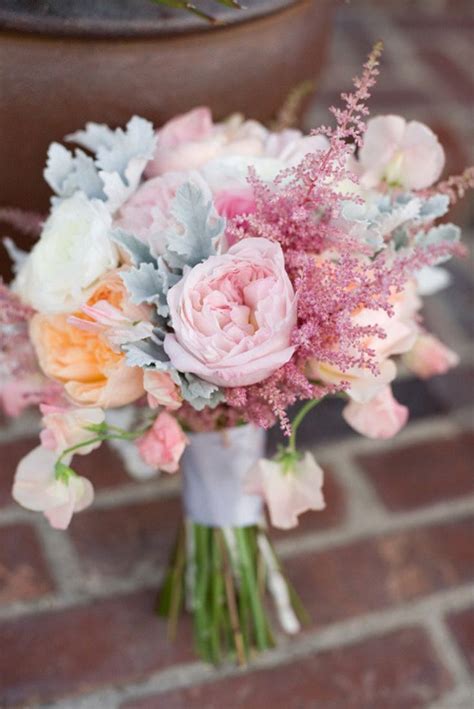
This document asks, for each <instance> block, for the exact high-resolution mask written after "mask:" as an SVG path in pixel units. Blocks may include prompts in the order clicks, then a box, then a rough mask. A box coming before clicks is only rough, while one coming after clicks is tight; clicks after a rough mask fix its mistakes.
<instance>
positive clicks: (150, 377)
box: [143, 369, 182, 411]
mask: <svg viewBox="0 0 474 709" xmlns="http://www.w3.org/2000/svg"><path fill="white" fill-rule="evenodd" d="M143 386H144V388H145V391H146V393H147V394H148V406H150V408H152V409H156V408H158V406H164V407H165V408H167V409H168V410H170V411H175V410H176V409H179V407H180V406H181V404H182V399H181V395H180V393H179V390H178V387H177V386H176V384H175V383H174V381H173V380H172V379H171V377H170V375H169V374H167V373H166V372H158V371H154V370H151V369H147V370H145V373H144V375H143Z"/></svg>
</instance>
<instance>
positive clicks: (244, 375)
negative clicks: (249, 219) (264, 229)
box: [164, 238, 296, 387]
mask: <svg viewBox="0 0 474 709" xmlns="http://www.w3.org/2000/svg"><path fill="white" fill-rule="evenodd" d="M168 305H169V307H170V313H171V319H172V324H173V329H174V333H173V334H167V335H166V338H165V342H164V348H165V352H166V354H167V355H168V357H169V358H170V360H171V362H172V364H173V366H174V367H175V368H176V369H177V370H178V371H181V372H191V373H193V374H197V375H198V376H199V377H201V378H202V379H204V380H206V381H208V382H211V383H213V384H217V385H219V386H225V387H236V386H246V385H249V384H255V383H257V382H260V381H262V380H263V379H266V378H267V377H268V376H270V374H272V373H273V372H274V371H275V370H277V369H278V368H279V367H281V366H282V365H283V364H285V363H286V362H288V360H289V359H290V358H291V356H292V354H293V352H294V347H293V346H292V345H291V333H292V331H293V328H294V327H295V325H296V296H295V293H294V291H293V286H292V285H291V282H290V279H289V278H288V275H287V273H286V271H285V261H284V257H283V252H282V250H281V247H280V245H279V244H277V243H276V242H274V241H269V240H268V239H264V238H249V239H243V240H242V241H240V242H238V243H237V244H234V246H231V248H230V249H229V250H228V252H227V253H226V254H221V255H218V256H211V257H210V258H208V259H207V261H205V262H204V263H200V264H198V265H197V266H195V267H194V268H192V269H190V270H189V271H188V272H187V273H186V274H185V275H184V277H183V278H182V279H181V280H180V281H179V283H177V284H176V285H175V286H173V288H171V289H170V290H169V292H168Z"/></svg>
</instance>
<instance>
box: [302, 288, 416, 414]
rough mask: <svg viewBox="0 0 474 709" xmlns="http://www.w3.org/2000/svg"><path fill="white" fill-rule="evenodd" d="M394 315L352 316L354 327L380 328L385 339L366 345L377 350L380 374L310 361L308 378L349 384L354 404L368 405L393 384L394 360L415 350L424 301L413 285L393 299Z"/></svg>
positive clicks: (373, 339) (365, 313)
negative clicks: (342, 368) (422, 301)
mask: <svg viewBox="0 0 474 709" xmlns="http://www.w3.org/2000/svg"><path fill="white" fill-rule="evenodd" d="M391 300H392V305H393V309H394V310H393V314H392V315H389V314H388V313H386V312H385V311H384V310H369V309H367V308H365V309H363V310H361V311H360V312H358V313H356V314H355V315H354V317H353V322H354V324H355V325H360V326H377V327H379V328H380V329H381V331H382V332H383V333H384V335H385V337H378V336H375V335H374V336H372V337H370V338H367V342H366V344H367V345H368V346H369V347H370V348H371V349H372V350H373V351H374V362H375V364H376V365H377V366H378V370H379V371H378V372H376V373H374V372H373V371H372V370H371V369H369V368H361V367H352V368H351V369H349V370H348V371H344V372H341V371H340V370H338V369H337V368H335V367H333V366H332V365H330V364H328V363H326V362H317V361H315V360H310V361H309V363H308V365H307V371H308V374H309V376H311V378H313V379H319V380H321V381H323V382H325V383H328V384H336V385H337V384H339V383H340V382H341V381H345V382H348V383H349V386H348V388H347V389H346V393H347V394H348V396H349V397H350V398H351V399H353V400H354V401H355V402H358V403H360V404H363V403H367V402H368V401H370V400H371V399H372V398H373V397H374V396H377V394H379V393H380V392H381V391H383V390H384V389H385V387H386V385H387V384H389V383H390V382H391V381H393V380H394V379H395V377H396V374H397V368H396V365H395V363H394V362H393V360H392V359H391V357H393V356H394V355H400V354H403V353H405V352H408V351H409V350H411V348H412V347H413V345H414V343H415V340H416V338H417V336H418V333H419V327H418V323H417V319H416V315H417V312H418V310H419V309H420V307H421V301H420V299H419V298H418V296H417V294H416V288H415V285H414V284H413V283H411V282H410V283H407V284H406V287H405V289H404V290H403V291H402V292H401V293H396V294H394V295H393V296H392V298H391Z"/></svg>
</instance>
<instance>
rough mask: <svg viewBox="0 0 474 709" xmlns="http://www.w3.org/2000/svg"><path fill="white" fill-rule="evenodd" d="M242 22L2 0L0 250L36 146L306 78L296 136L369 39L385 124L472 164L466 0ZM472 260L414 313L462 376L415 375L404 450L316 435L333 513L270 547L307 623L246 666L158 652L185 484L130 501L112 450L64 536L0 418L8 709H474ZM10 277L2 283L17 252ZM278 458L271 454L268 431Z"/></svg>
mask: <svg viewBox="0 0 474 709" xmlns="http://www.w3.org/2000/svg"><path fill="white" fill-rule="evenodd" d="M247 5H248V10H247V11H242V12H244V13H245V12H246V13H247V14H240V11H239V12H238V11H236V10H232V9H225V8H224V9H223V8H220V6H217V5H216V3H214V2H212V0H209V2H207V3H203V5H202V6H203V7H206V8H207V9H209V10H210V11H213V12H214V14H216V15H218V16H220V17H222V18H224V19H225V20H226V22H227V24H226V25H225V26H223V27H210V26H208V25H207V24H205V23H203V21H202V20H199V19H197V18H194V17H192V16H190V15H188V14H186V13H183V12H177V11H173V10H170V9H169V8H166V9H163V8H158V7H157V6H155V5H153V4H152V3H151V2H149V1H148V0H127V1H126V2H125V1H124V2H117V1H116V0H110V1H108V2H107V1H106V0H102V2H101V3H97V2H90V1H88V2H86V1H84V2H80V3H77V2H57V1H56V2H55V0H49V1H48V2H46V1H41V0H39V1H37V2H31V1H30V2H29V1H28V0H15V2H13V0H11V1H9V0H3V1H2V2H1V3H0V94H1V97H2V101H1V105H0V132H1V136H2V140H1V142H0V187H1V190H0V204H1V205H2V207H3V208H7V209H8V212H5V209H3V211H2V212H0V214H3V217H4V218H6V217H8V219H6V221H5V222H3V223H2V224H0V227H1V233H2V235H10V236H15V237H16V238H17V239H18V242H19V243H20V245H22V246H23V247H25V246H29V245H30V244H31V243H32V237H31V236H28V235H27V234H25V233H22V232H24V231H25V229H24V227H25V223H24V222H22V221H21V220H22V219H24V214H22V213H19V212H17V211H16V210H17V209H18V208H21V209H22V210H32V211H33V212H35V213H36V214H39V215H42V214H44V213H45V212H46V211H47V208H48V200H49V193H48V190H47V187H46V186H45V185H44V183H43V182H42V175H41V173H42V166H43V164H44V159H45V151H46V148H47V145H48V144H49V142H51V140H60V139H61V138H62V136H64V135H66V134H67V133H68V132H70V131H72V130H74V129H77V128H78V127H80V126H82V125H83V124H84V123H85V122H86V120H96V121H99V122H108V123H110V124H120V123H124V122H126V120H127V119H128V117H129V115H130V114H131V113H139V114H142V115H144V116H145V117H147V118H150V119H152V120H154V122H155V123H156V124H157V125H158V124H160V123H161V122H163V121H164V120H166V119H167V118H169V117H170V116H171V115H173V114H175V113H176V112H177V111H183V110H187V109H189V108H192V107H193V106H195V105H197V104H209V105H211V107H212V108H213V109H214V111H215V115H216V117H218V118H222V117H224V116H225V115H228V113H230V112H232V111H242V112H245V113H246V114H247V115H248V116H249V117H255V118H259V119H262V120H271V119H272V118H274V117H275V114H276V113H277V111H278V108H279V107H280V106H281V105H282V103H283V101H284V98H285V96H286V95H287V94H288V92H289V91H290V90H291V89H292V88H293V87H294V86H295V85H297V84H298V83H299V82H300V81H302V80H305V79H314V80H315V83H316V91H315V94H314V96H313V97H312V98H311V100H310V101H308V102H307V104H306V105H305V110H304V115H303V117H302V125H303V127H304V128H305V129H310V128H311V127H313V126H317V125H320V124H321V123H327V122H328V121H329V120H330V116H329V114H328V110H327V109H328V106H329V105H331V104H335V103H336V104H337V101H338V96H339V94H340V92H341V91H343V90H347V89H348V88H349V87H350V80H351V78H352V77H353V76H354V75H355V74H356V73H358V71H359V69H360V67H361V65H362V63H363V62H364V61H365V57H366V55H367V53H368V52H369V51H370V48H371V46H372V45H373V43H374V42H375V41H376V40H378V39H382V40H383V42H384V45H385V51H384V55H383V60H382V72H381V76H380V79H379V83H378V85H377V87H376V88H375V91H374V95H373V98H372V99H371V102H370V106H371V112H372V115H374V114H377V113H397V114H401V115H403V116H405V117H406V118H409V119H410V118H416V119H417V120H421V121H423V122H426V123H427V124H428V125H429V126H430V127H431V128H432V129H433V130H434V131H435V132H436V133H437V134H438V136H439V138H440V140H441V142H442V143H443V145H444V147H445V149H446V154H447V165H446V175H448V174H457V173H460V172H462V170H463V168H464V167H465V166H467V165H469V164H472V163H473V162H474V120H473V118H474V77H473V71H472V67H473V66H474V49H473V47H474V5H473V3H472V1H471V0H449V1H448V0H405V1H403V0H398V1H396V0H384V2H377V1H376V0H372V1H370V0H358V1H356V0H354V1H353V2H342V1H341V2H338V1H332V2H331V1H329V0H328V1H325V0H314V2H311V1H306V0H302V1H301V0H300V1H290V0H273V1H271V0H259V1H257V0H256V1H255V2H252V0H248V2H247ZM34 218H35V217H34V215H33V219H34ZM450 221H454V222H456V223H459V224H460V225H461V226H462V227H463V230H464V242H465V244H466V246H467V248H468V251H469V252H470V254H471V256H472V248H473V244H474V202H473V198H472V195H468V196H467V197H466V198H465V199H464V200H463V201H462V202H460V203H459V204H458V205H456V206H455V208H454V209H453V212H452V213H451V215H450ZM26 226H28V221H27V224H26ZM19 227H23V228H22V229H19ZM471 256H470V257H467V258H466V259H464V260H458V261H456V262H455V263H454V262H452V263H450V264H449V266H448V268H449V270H450V272H451V274H452V276H453V278H452V282H451V285H450V286H449V287H448V288H447V289H446V290H445V291H443V292H442V293H440V294H437V295H435V296H431V297H429V298H427V300H426V308H425V320H426V324H427V326H428V328H429V329H430V330H432V331H433V332H435V333H436V334H437V336H438V337H439V338H440V339H441V340H443V341H444V342H445V343H446V344H448V345H449V346H450V347H451V348H452V349H454V350H456V351H457V352H458V353H459V355H460V357H461V364H460V366H459V367H458V368H457V369H455V370H452V371H451V372H450V373H448V374H447V375H446V376H444V377H436V378H433V379H431V380H428V381H422V380H417V379H414V378H412V377H411V376H409V375H408V373H404V372H402V376H401V378H400V381H399V382H398V383H397V384H396V386H395V395H396V398H397V399H398V400H399V401H400V402H401V403H403V404H405V405H407V406H409V408H410V411H411V418H410V423H409V425H408V427H407V428H406V429H405V430H404V431H403V432H402V433H401V434H400V435H399V436H398V437H397V438H396V439H395V440H392V441H389V442H373V441H368V440H364V439H362V438H360V437H358V436H357V435H356V434H354V433H351V431H350V430H349V428H348V427H347V426H346V425H345V423H344V421H343V420H342V418H341V416H340V408H341V407H340V402H338V401H326V402H324V403H323V404H322V405H321V406H320V407H318V409H316V410H315V412H314V415H313V416H312V417H308V418H307V419H306V420H305V423H304V426H303V427H302V443H304V444H305V445H306V446H307V447H309V448H311V449H314V453H315V455H316V457H317V459H318V461H319V462H320V463H321V464H322V465H323V467H324V468H325V472H326V497H327V509H326V510H325V511H324V512H323V513H314V514H313V513H309V514H306V515H304V516H303V518H302V522H301V524H300V526H299V528H298V529H297V530H294V531H293V532H292V533H291V534H282V533H277V534H275V535H274V538H275V543H276V544H277V546H278V548H279V550H280V553H281V555H282V557H283V558H284V561H285V564H286V566H287V569H288V572H289V575H290V578H291V579H292V580H293V582H294V585H295V586H296V587H297V588H298V591H299V592H300V593H301V595H302V596H303V600H304V602H305V603H306V605H307V607H308V609H309V611H310V614H311V619H312V620H311V624H310V626H309V627H308V628H307V629H306V630H305V631H304V632H303V633H302V635H301V636H299V637H297V638H294V639H292V640H291V642H288V640H286V639H284V638H282V639H281V644H280V646H279V648H278V649H277V650H275V651H274V652H272V653H269V655H268V656H265V657H263V658H261V659H259V660H258V661H257V662H256V664H255V665H254V666H252V667H251V668H249V669H247V670H238V671H237V670H234V669H232V668H223V669H220V670H218V671H216V670H212V669H210V668H208V667H206V666H205V665H202V664H201V663H199V662H196V661H195V660H194V659H193V653H192V647H191V642H190V635H189V627H188V625H187V622H186V621H184V622H183V623H182V625H181V626H180V631H179V636H178V640H177V642H176V643H174V644H169V643H168V642H167V640H166V637H165V635H166V634H165V628H164V627H163V624H162V622H161V621H160V620H157V619H155V618H154V616H153V615H152V608H153V602H154V596H155V592H156V588H157V587H158V585H159V582H160V579H161V574H162V570H163V565H164V563H165V562H166V559H167V556H168V554H169V551H170V547H171V545H172V542H173V537H174V534H175V529H176V525H177V520H178V510H179V481H178V480H177V479H175V478H172V477H166V478H164V477H163V478H160V479H152V480H147V481H145V482H143V481H136V480H134V478H133V477H131V476H130V474H129V472H130V471H129V472H127V471H126V470H125V466H124V463H123V461H122V459H121V458H120V457H119V456H118V455H117V452H116V451H113V450H111V449H108V448H106V447H105V446H104V447H103V448H102V449H100V451H99V452H98V453H96V454H95V455H93V456H90V457H89V458H85V459H84V461H82V463H81V465H82V467H81V473H82V474H85V475H87V476H89V477H91V479H93V481H94V485H95V487H96V489H97V496H96V501H95V503H94V506H93V507H92V508H91V509H90V510H88V511H86V512H84V513H81V514H80V515H77V516H76V517H75V518H74V520H73V522H72V524H71V526H70V529H69V530H68V531H67V532H55V531H54V530H52V529H50V528H49V527H48V526H47V524H46V523H45V522H44V521H43V520H42V518H41V517H40V515H35V514H33V513H28V512H26V511H24V510H21V509H19V508H18V507H17V506H16V505H14V503H13V501H12V499H11V496H10V487H11V482H12V478H13V474H14V470H15V467H16V464H17V462H18V460H19V458H20V457H21V456H22V455H24V454H25V453H26V452H27V451H28V450H29V449H30V448H32V447H33V446H34V445H36V443H35V436H36V435H37V430H38V421H37V419H36V418H35V416H34V415H32V414H26V415H24V416H23V417H22V418H21V419H18V420H15V421H9V420H7V419H6V418H2V419H0V425H1V428H0V461H1V464H0V465H1V476H0V647H1V648H2V652H1V653H0V706H2V707H3V706H5V707H8V706H33V707H36V706H55V707H67V708H69V707H76V706H77V707H92V708H94V707H118V706H126V707H128V708H131V707H134V708H138V707H141V708H148V707H149V708H150V709H154V708H155V707H160V708H161V707H163V709H176V708H178V707H179V708H182V709H188V708H189V707H199V708H200V709H211V708H212V709H213V708H214V707H216V708H217V707H219V708H222V707H229V708H233V707H240V706H244V705H245V706H248V707H251V708H252V709H260V707H264V706H266V705H267V704H269V703H271V704H272V705H273V706H274V707H277V708H280V707H281V708H282V709H283V707H284V708H285V709H288V708H295V709H296V708H298V709H349V708H353V709H385V708H386V707H390V708H394V709H398V708H400V709H408V708H409V707H430V708H431V709H472V707H473V706H474V679H473V674H472V673H473V669H474V544H473V539H474V536H473V535H474V464H473V460H474V432H473V428H474V426H473V425H474V408H473V400H474V352H473V346H472V345H473V340H474V307H473V306H474V297H473V293H474V274H473V268H472V264H473V261H472V257H471ZM0 262H1V267H2V273H3V274H4V275H7V274H8V269H9V267H8V262H7V257H6V254H5V253H4V252H2V256H1V260H0ZM269 438H270V440H269V445H270V447H274V445H275V443H276V440H277V438H278V434H277V433H275V432H272V433H271V435H270V437H269ZM134 465H135V463H134V462H133V461H131V463H130V465H129V467H130V468H131V470H132V472H133V470H134ZM135 473H136V469H135Z"/></svg>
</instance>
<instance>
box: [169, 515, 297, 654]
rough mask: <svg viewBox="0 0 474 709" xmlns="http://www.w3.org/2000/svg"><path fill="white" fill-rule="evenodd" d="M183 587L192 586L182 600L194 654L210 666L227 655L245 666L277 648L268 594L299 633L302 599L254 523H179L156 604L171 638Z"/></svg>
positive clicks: (287, 626)
mask: <svg viewBox="0 0 474 709" xmlns="http://www.w3.org/2000/svg"><path fill="white" fill-rule="evenodd" d="M186 535H188V537H189V536H191V537H192V539H189V538H188V539H187V538H186ZM190 574H191V578H189V576H190ZM185 586H190V588H189V587H188V588H187V590H188V592H189V591H190V595H189V601H188V603H187V605H188V606H189V607H188V610H189V611H191V612H192V614H193V619H194V635H195V643H196V649H197V652H198V654H199V655H200V656H201V657H202V658H203V659H204V660H207V661H209V662H212V663H213V664H219V663H220V662H222V661H223V660H224V659H226V658H228V657H230V658H232V659H234V660H235V661H236V662H237V664H239V665H245V664H246V663H247V662H248V661H249V659H250V658H251V657H252V656H253V654H254V653H255V652H256V651H258V652H261V651H264V650H267V649H269V648H271V647H273V646H274V644H275V643H274V639H273V634H272V631H271V623H270V618H269V614H268V610H267V603H266V601H267V596H268V595H269V596H271V597H272V598H273V601H274V606H275V610H276V614H277V616H278V618H279V620H280V624H281V626H282V628H283V630H285V631H286V632H289V633H294V632H297V631H298V630H299V628H300V621H301V620H303V618H304V611H302V610H301V602H300V601H299V599H298V598H297V596H296V594H295V592H294V590H293V589H291V588H290V586H289V585H288V583H287V581H286V579H285V577H284V575H283V573H282V571H281V567H280V564H279V562H278V560H277V558H276V555H275V551H274V549H273V547H272V546H271V545H270V543H269V541H268V539H267V537H266V534H265V532H264V531H263V530H262V529H261V528H260V527H259V526H257V525H254V526H251V527H233V528H226V529H221V528H217V527H206V526H204V525H201V524H196V523H193V522H188V523H187V524H186V525H183V526H182V527H181V529H180V532H179V535H178V540H177V544H176V548H175V550H174V552H173V557H172V561H171V565H170V569H169V571H168V574H167V577H166V579H165V582H164V584H163V588H162V590H161V593H160V598H159V603H158V606H157V612H158V613H159V614H160V615H163V616H165V617H167V618H168V636H169V637H170V638H174V636H175V633H176V622H177V616H178V613H179V610H180V608H181V607H182V599H183V598H184V597H185V593H184V590H185Z"/></svg>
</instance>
